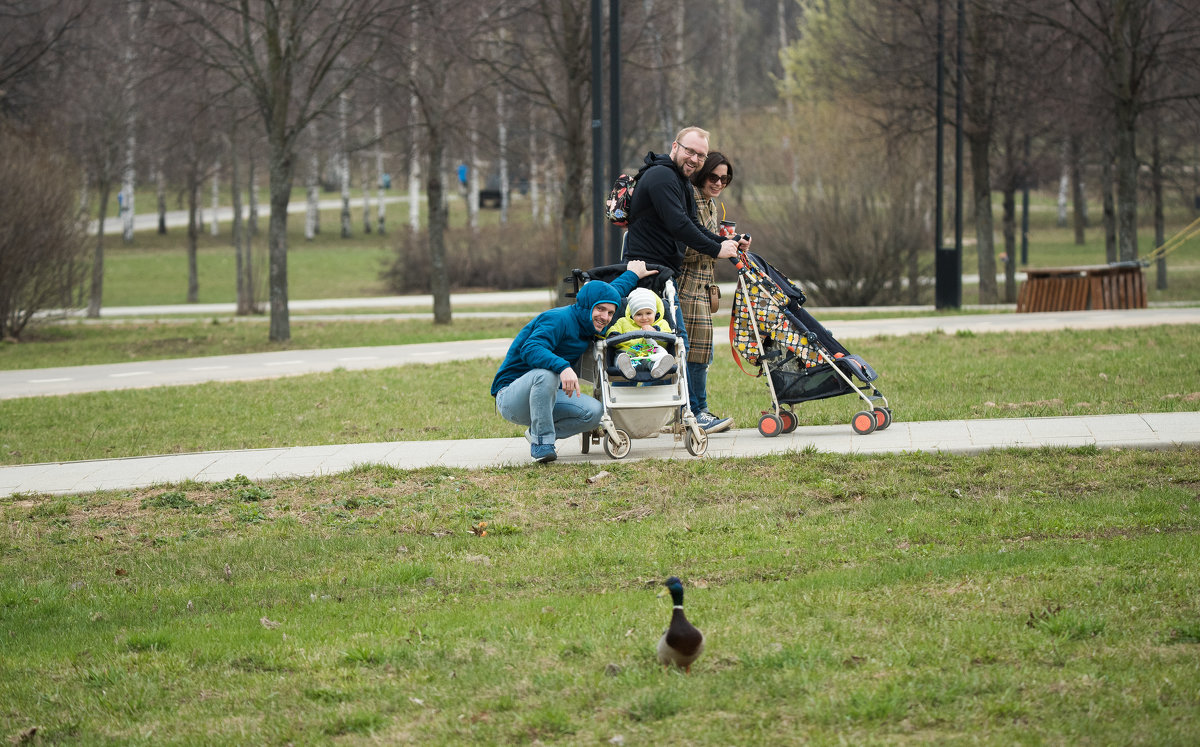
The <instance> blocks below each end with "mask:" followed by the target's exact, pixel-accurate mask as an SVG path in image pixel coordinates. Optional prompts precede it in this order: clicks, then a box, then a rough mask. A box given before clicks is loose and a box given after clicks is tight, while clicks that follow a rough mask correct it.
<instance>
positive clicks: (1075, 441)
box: [0, 412, 1200, 497]
mask: <svg viewBox="0 0 1200 747" xmlns="http://www.w3.org/2000/svg"><path fill="white" fill-rule="evenodd" d="M580 444H581V440H580V439H578V438H573V439H565V440H563V441H559V443H558V446H559V462H566V463H581V462H587V463H592V464H594V465H595V468H596V470H597V471H600V470H602V469H604V467H605V466H606V465H607V464H611V463H612V460H611V459H610V458H609V457H608V456H607V455H606V454H605V453H604V449H603V448H601V447H599V446H593V447H592V449H591V450H590V452H589V453H588V454H583V453H582V452H581V448H580ZM1092 445H1094V446H1097V447H1100V448H1113V447H1130V448H1167V447H1171V446H1176V445H1189V446H1200V412H1182V413H1158V414H1147V415H1097V416H1083V417H1061V418H1028V419H1018V418H1012V419H992V420H950V421H927V422H920V423H905V422H903V421H897V422H894V423H892V425H891V427H889V428H888V429H887V430H885V431H876V432H875V433H872V434H870V435H867V436H860V435H858V434H856V433H854V432H853V431H852V430H851V429H850V426H848V425H827V426H807V427H806V426H801V427H799V428H797V429H796V430H795V431H794V432H792V433H789V434H783V435H780V436H777V437H775V438H764V437H763V436H761V435H759V433H758V430H757V429H750V428H746V429H739V430H730V431H726V432H725V433H718V434H714V435H712V436H710V437H709V444H708V452H707V453H706V454H705V455H704V458H710V457H753V456H761V455H765V454H787V453H799V452H802V451H804V450H805V449H809V448H812V449H816V450H817V451H821V452H835V453H842V454H881V453H903V452H911V451H933V452H947V453H959V454H964V453H968V454H969V453H977V452H980V451H987V450H989V449H1001V448H1012V447H1028V448H1037V447H1042V446H1070V447H1078V446H1092ZM645 458H655V459H694V458H696V457H693V456H691V455H690V454H688V453H687V450H686V449H685V448H684V446H683V443H682V442H681V441H675V440H674V438H673V437H672V436H671V435H669V434H662V435H660V436H658V437H657V438H647V439H636V440H634V442H633V444H632V448H631V449H630V452H629V456H627V457H625V460H624V461H629V460H635V459H645ZM529 462H530V460H529V444H528V443H526V442H525V439H524V438H481V439H470V440H457V441H417V442H393V443H366V444H332V445H328V446H295V447H290V448H281V449H251V450H248V451H215V452H203V453H198V454H179V455H171V456H150V457H132V458H128V459H101V460H95V461H87V462H65V463H58V464H29V465H20V466H15V467H0V497H4V496H10V495H13V494H15V493H55V494H61V493H83V492H90V491H93V490H115V489H125V488H136V487H145V486H149V485H157V484H161V483H175V482H181V481H183V480H195V481H197V482H217V481H220V480H226V479H229V478H231V477H234V476H236V475H239V474H241V475H245V476H246V477H248V478H250V479H252V480H266V479H270V478H275V477H298V476H311V475H322V474H335V473H338V472H344V471H345V470H348V469H351V468H353V467H355V466H358V465H365V464H388V465H391V466H393V467H397V468H400V469H416V468H420V467H431V466H441V467H463V468H467V469H474V468H480V467H495V466H504V465H520V464H529ZM537 468H538V469H554V465H553V464H550V465H538V467H537Z"/></svg>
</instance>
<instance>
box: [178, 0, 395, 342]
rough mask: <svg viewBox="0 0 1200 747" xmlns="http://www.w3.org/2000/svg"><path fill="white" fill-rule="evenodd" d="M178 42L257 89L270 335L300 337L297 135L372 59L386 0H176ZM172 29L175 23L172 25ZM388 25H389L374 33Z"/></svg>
mask: <svg viewBox="0 0 1200 747" xmlns="http://www.w3.org/2000/svg"><path fill="white" fill-rule="evenodd" d="M168 1H169V3H170V5H171V6H172V7H173V8H174V10H175V12H176V17H175V19H173V24H172V28H173V29H174V30H177V31H178V32H179V34H178V36H179V37H180V38H179V43H178V44H177V45H176V46H175V48H176V49H178V50H179V51H180V52H181V53H182V54H186V55H189V56H191V57H193V58H195V59H198V60H201V61H202V62H203V63H204V64H206V65H208V66H210V67H212V68H213V69H215V70H218V71H220V72H221V73H222V74H224V75H226V76H227V77H228V78H229V80H230V81H231V82H232V83H233V84H234V85H236V86H238V87H241V88H243V89H245V90H246V91H247V92H249V94H250V97H251V99H252V100H253V101H254V105H255V108H256V109H257V110H258V114H259V116H260V117H261V118H262V124H263V129H264V131H265V133H266V139H267V150H268V159H267V162H268V170H269V173H270V193H271V218H270V228H269V230H268V239H267V240H268V244H269V246H270V249H269V255H270V301H271V323H270V335H269V336H270V339H271V340H275V341H284V340H288V339H290V338H291V325H290V319H289V314H288V275H287V249H288V244H287V208H288V203H289V201H290V200H291V191H292V183H293V181H294V177H295V169H296V156H297V144H298V141H299V139H300V137H301V135H302V133H303V132H304V129H305V127H306V126H307V125H308V123H309V122H310V121H311V120H312V119H313V118H314V117H315V116H317V115H318V114H319V113H321V112H324V111H327V110H328V109H329V108H330V106H331V105H332V104H333V103H334V102H336V101H337V99H338V97H339V96H340V95H341V94H342V93H343V92H344V91H345V90H346V89H347V88H348V87H349V86H350V85H351V83H352V82H353V81H354V79H355V78H357V77H358V76H359V75H360V74H361V73H362V72H363V71H364V70H365V69H366V68H367V67H368V66H369V65H370V62H371V59H372V58H373V56H374V55H375V53H376V51H377V50H378V48H379V46H380V45H381V44H382V41H383V39H384V38H385V37H386V17H387V15H388V13H389V12H390V10H391V8H390V5H389V4H388V3H386V2H383V0H325V1H324V2H322V1H321V0H257V1H253V2H252V0H238V1H237V2H235V1H234V0H186V1H185V0H168ZM167 30H168V31H169V30H170V29H167ZM375 32H380V33H375Z"/></svg>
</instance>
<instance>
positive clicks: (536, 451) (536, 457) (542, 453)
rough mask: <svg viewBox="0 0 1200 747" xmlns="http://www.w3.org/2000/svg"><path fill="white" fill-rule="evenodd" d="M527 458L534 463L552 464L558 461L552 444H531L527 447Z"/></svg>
mask: <svg viewBox="0 0 1200 747" xmlns="http://www.w3.org/2000/svg"><path fill="white" fill-rule="evenodd" d="M529 456H531V457H533V461H535V462H553V461H554V460H555V459H558V452H557V451H555V450H554V444H533V445H531V446H530V447H529Z"/></svg>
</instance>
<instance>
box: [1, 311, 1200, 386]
mask: <svg viewBox="0 0 1200 747" xmlns="http://www.w3.org/2000/svg"><path fill="white" fill-rule="evenodd" d="M540 293H545V292H544V291H540ZM826 311H828V312H829V313H831V314H832V313H834V311H835V310H821V309H815V310H814V316H817V317H818V319H819V320H820V321H821V323H822V324H824V325H825V326H826V327H827V328H828V329H829V331H830V332H831V333H832V334H833V336H834V337H835V338H837V339H838V340H840V341H842V342H843V343H845V342H846V341H847V340H853V339H862V338H869V337H875V336H877V335H887V336H897V335H910V334H928V333H934V332H942V333H945V334H955V333H957V332H959V331H970V332H974V333H987V332H1033V331H1045V330H1055V329H1065V328H1071V329H1111V328H1135V327H1147V326H1158V325H1162V324H1200V307H1171V308H1152V309H1132V310H1099V311H1062V312H1045V313H1035V314H1012V313H1004V314H963V315H958V316H922V317H904V318H888V319H855V320H837V319H834V318H831V317H830V316H828V315H827V314H826ZM860 311H861V310H860ZM522 316H532V315H531V314H529V313H528V312H526V313H524V314H522ZM330 318H336V317H330ZM370 318H386V315H372V316H371V317H370ZM726 329H727V327H726V326H725V325H718V326H717V328H716V329H715V330H714V331H715V332H717V333H718V335H720V334H724V330H726ZM509 342H510V340H509V339H507V338H494V339H489V340H463V341H454V342H432V343H422V344H416V345H378V346H371V347H351V348H326V349H316V350H284V351H276V352H269V353H246V354H241V355H220V356H208V357H203V358H180V359H173V360H157V361H135V362H132V363H110V364H100V365H92V366H71V367H62V368H41V369H24V370H15V371H0V399H14V398H17V397H40V396H47V395H62V394H74V393H79V392H98V391H110V390H117V389H143V388H147V387H155V386H180V385H187V384H200V383H204V382H209V381H253V380H257V379H271V378H281V377H284V376H301V375H305V374H312V373H326V372H329V371H334V370H338V369H344V370H367V369H379V368H389V367H392V366H403V365H406V364H410V363H436V362H439V361H448V360H471V359H477V358H493V359H500V358H503V357H504V354H505V352H506V351H507V350H508V345H509Z"/></svg>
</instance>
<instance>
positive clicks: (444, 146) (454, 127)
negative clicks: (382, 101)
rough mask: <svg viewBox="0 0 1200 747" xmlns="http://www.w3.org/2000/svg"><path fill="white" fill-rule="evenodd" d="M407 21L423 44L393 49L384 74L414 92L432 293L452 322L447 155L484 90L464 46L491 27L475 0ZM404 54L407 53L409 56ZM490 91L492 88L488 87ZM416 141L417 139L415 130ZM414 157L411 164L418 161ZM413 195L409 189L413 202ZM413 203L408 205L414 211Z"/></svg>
mask: <svg viewBox="0 0 1200 747" xmlns="http://www.w3.org/2000/svg"><path fill="white" fill-rule="evenodd" d="M407 20H408V23H410V24H411V26H410V28H412V29H413V31H412V36H413V38H414V39H420V40H421V44H419V45H418V44H413V45H403V44H396V45H392V46H391V47H390V50H389V52H390V54H389V57H388V60H387V61H388V63H389V64H388V67H387V69H386V70H385V71H384V72H383V74H384V75H392V76H395V78H396V79H398V80H401V81H403V82H404V85H403V87H404V88H407V89H408V91H409V92H410V94H411V97H412V98H411V100H412V103H413V104H414V105H415V106H414V111H413V112H412V114H414V115H416V118H415V119H414V120H413V121H412V122H411V124H412V125H413V126H414V127H415V128H416V130H417V131H418V132H419V135H420V138H419V141H422V142H423V144H424V148H423V153H424V155H425V158H424V159H423V160H424V161H425V164H424V165H425V168H424V169H422V173H424V177H425V195H426V199H427V201H428V205H429V256H430V262H431V267H430V289H429V290H430V293H431V294H432V295H433V319H434V323H436V324H449V323H450V321H451V309H450V276H449V272H450V269H449V268H448V267H447V266H446V243H445V236H446V229H447V227H448V224H449V214H448V212H447V203H446V199H447V196H446V189H447V186H446V183H445V176H446V154H447V151H448V148H449V146H450V144H451V142H453V138H455V137H456V136H457V133H458V131H459V130H462V129H464V124H463V123H464V122H466V125H465V128H471V127H474V126H475V125H474V123H472V122H470V121H469V115H470V112H471V104H472V102H475V101H477V99H478V96H479V94H480V91H481V90H483V89H484V87H485V86H484V80H485V78H483V77H482V76H479V75H471V74H470V63H471V58H470V57H469V56H468V55H466V54H465V52H464V50H465V49H468V48H470V47H471V45H473V44H475V43H476V42H477V40H478V39H480V38H482V36H483V35H484V34H485V33H486V32H488V31H489V30H490V28H491V27H492V22H491V19H490V18H489V17H488V16H487V15H486V14H481V12H480V8H479V6H478V4H477V3H473V2H469V1H467V0H463V1H459V2H450V3H441V4H439V5H437V6H436V7H434V6H432V5H429V6H426V5H414V6H412V8H411V9H410V15H409V17H408V19H407ZM404 55H409V56H408V58H407V59H405V58H404ZM488 90H490V89H488ZM413 142H414V143H415V142H418V138H417V137H416V132H414V133H413ZM417 160H418V159H415V158H414V164H413V167H414V168H415V167H416V166H417V164H416V163H415V161H417ZM412 198H413V194H412V190H411V189H410V200H411V199H412ZM411 209H412V206H411V205H410V210H411Z"/></svg>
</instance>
